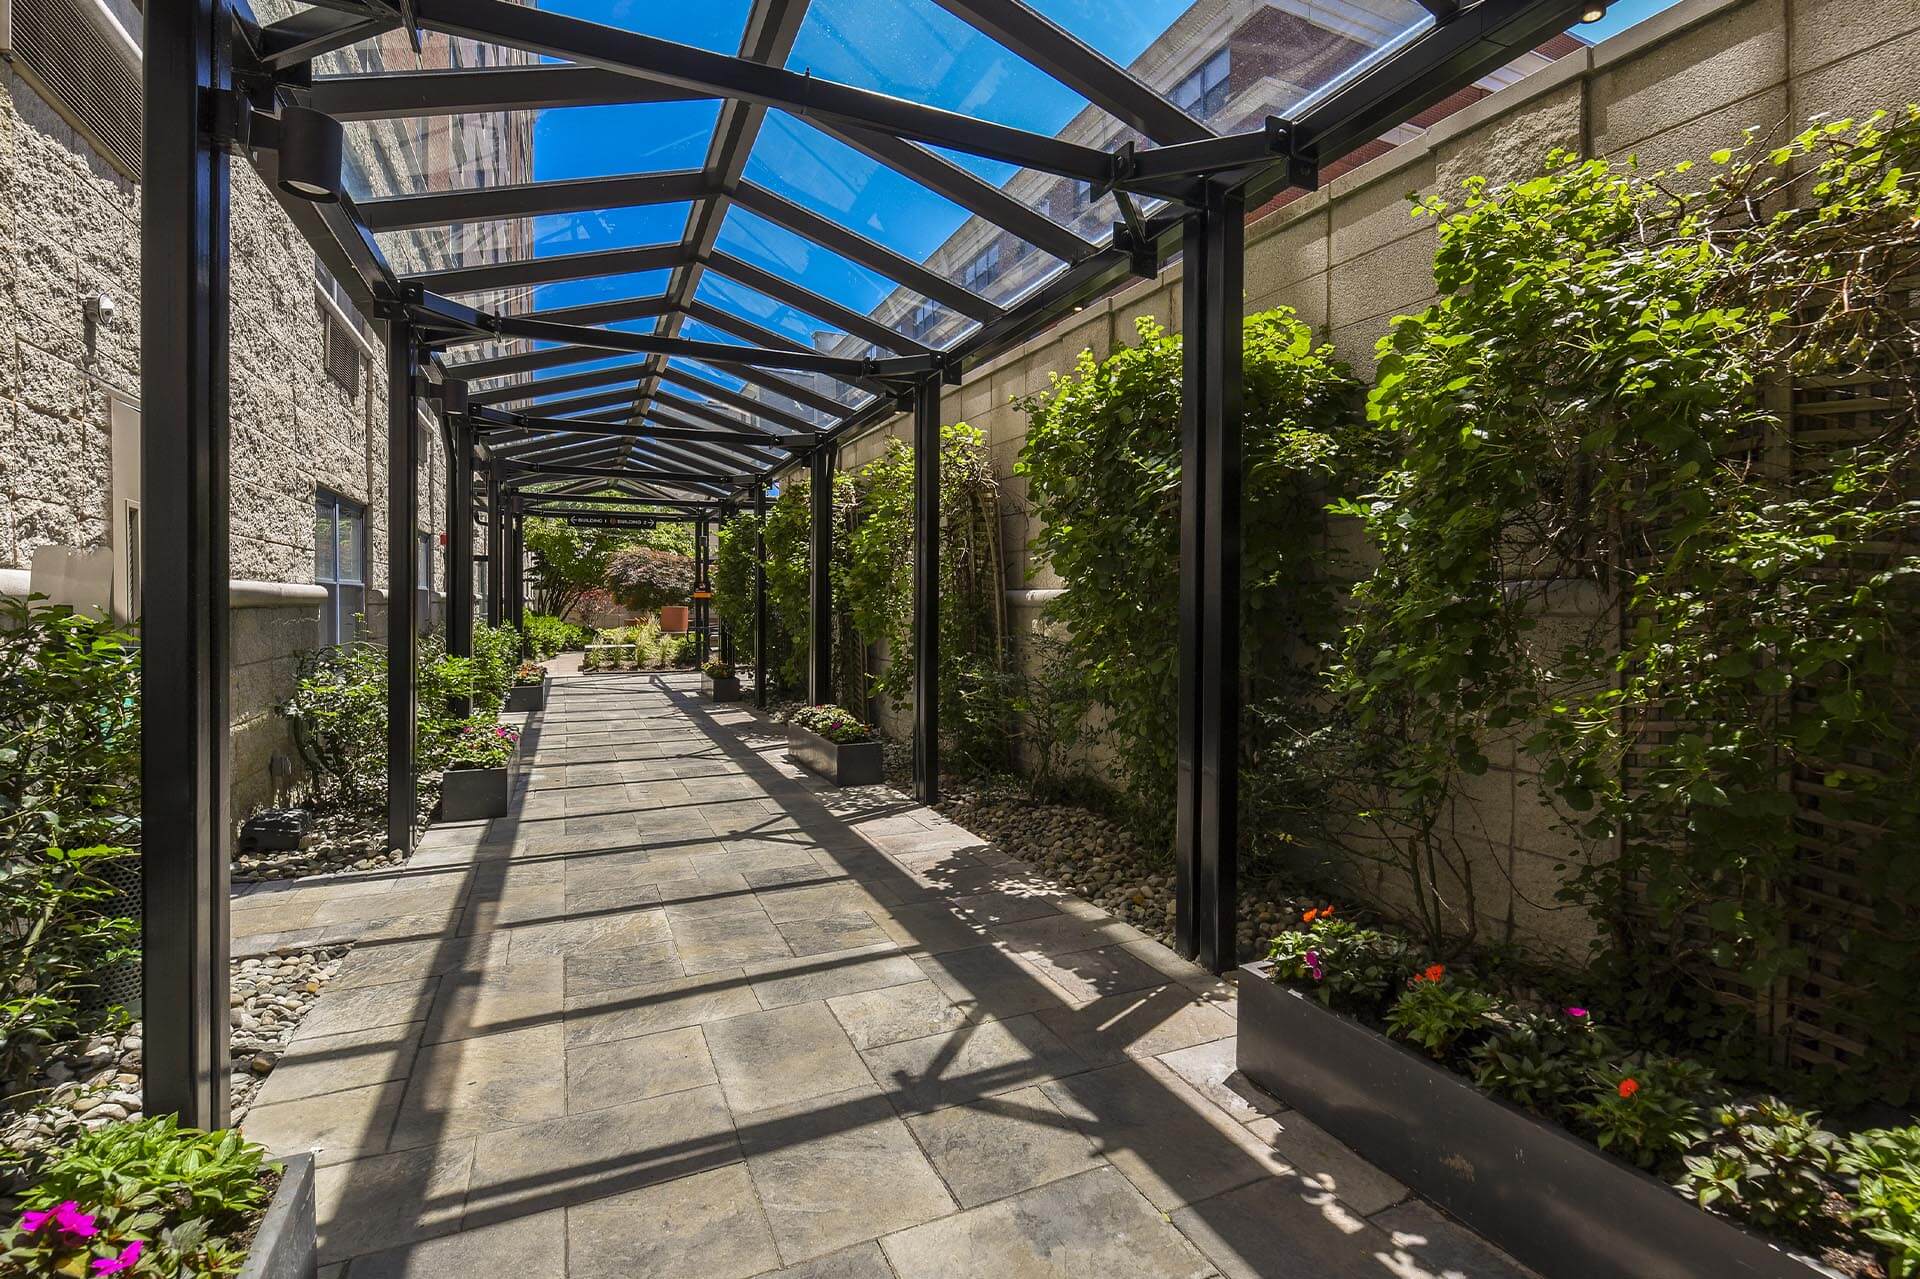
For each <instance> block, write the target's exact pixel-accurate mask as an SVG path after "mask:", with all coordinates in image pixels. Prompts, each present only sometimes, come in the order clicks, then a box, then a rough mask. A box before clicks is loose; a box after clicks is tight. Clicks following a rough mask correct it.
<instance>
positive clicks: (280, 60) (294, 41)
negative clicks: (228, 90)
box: [260, 9, 399, 71]
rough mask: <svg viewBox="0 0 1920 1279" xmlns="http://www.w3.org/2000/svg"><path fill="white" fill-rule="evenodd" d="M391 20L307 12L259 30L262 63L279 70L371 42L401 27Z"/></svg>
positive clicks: (361, 15)
mask: <svg viewBox="0 0 1920 1279" xmlns="http://www.w3.org/2000/svg"><path fill="white" fill-rule="evenodd" d="M398 25H399V23H398V22H396V21H395V20H394V19H393V18H392V17H383V16H369V15H367V14H365V13H362V14H358V15H355V14H349V13H337V12H329V11H327V10H324V9H306V10H302V11H301V12H298V13H294V14H292V15H290V16H288V17H285V18H282V19H281V20H280V21H278V22H273V23H269V24H268V25H266V26H264V27H262V28H260V61H261V63H262V64H263V65H265V66H268V67H271V68H273V69H274V70H276V71H280V70H284V69H286V68H288V67H292V66H297V65H299V64H301V63H304V62H311V61H313V60H314V59H315V58H319V57H324V56H326V55H327V54H329V53H332V52H333V51H334V50H336V49H344V48H346V47H347V46H348V45H350V44H358V43H359V42H360V41H362V40H371V39H373V38H374V37H376V36H379V35H382V34H384V33H386V32H388V31H391V30H393V28H394V27H396V26H398Z"/></svg>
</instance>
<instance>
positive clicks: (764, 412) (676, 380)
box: [660, 367, 820, 435]
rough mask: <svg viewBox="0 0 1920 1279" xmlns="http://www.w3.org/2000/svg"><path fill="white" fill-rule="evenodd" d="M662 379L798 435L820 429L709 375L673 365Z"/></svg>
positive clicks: (810, 433) (663, 374)
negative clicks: (688, 371)
mask: <svg viewBox="0 0 1920 1279" xmlns="http://www.w3.org/2000/svg"><path fill="white" fill-rule="evenodd" d="M660 380H661V381H662V382H671V383H673V384H674V385H675V386H678V387H682V388H684V389H686V390H689V391H692V392H694V393H695V394H697V395H700V396H703V397H705V398H706V399H709V400H712V401H714V402H715V403H716V404H731V405H732V406H733V407H734V408H737V409H741V410H744V411H745V412H748V413H751V414H753V415H754V416H755V417H757V418H759V419H760V420H761V421H763V422H765V423H767V424H768V425H769V426H774V427H778V428H780V429H781V430H784V431H789V432H792V433H794V434H796V435H813V434H814V433H816V432H817V431H818V430H819V429H820V428H819V427H817V426H815V425H814V424H813V423H811V422H808V421H806V420H805V419H804V418H798V417H795V416H793V414H791V413H788V412H787V411H786V410H785V409H777V408H774V407H773V406H772V405H770V404H767V403H766V402H765V401H763V400H756V399H754V398H753V397H752V396H751V395H743V394H741V393H740V392H739V391H736V390H734V389H733V388H732V387H730V386H721V385H720V384H719V383H717V382H709V381H708V380H707V379H706V378H703V377H695V376H694V375H693V374H691V373H687V372H684V371H682V370H680V369H676V368H671V367H668V368H663V369H661V370H660Z"/></svg>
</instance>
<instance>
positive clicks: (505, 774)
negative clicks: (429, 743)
mask: <svg viewBox="0 0 1920 1279" xmlns="http://www.w3.org/2000/svg"><path fill="white" fill-rule="evenodd" d="M519 776H520V751H519V748H518V747H515V748H514V752H513V754H511V755H509V756H507V762H506V763H505V764H502V765H501V766H500V767H498V768H450V769H448V770H447V771H446V772H445V773H442V774H441V775H440V820H441V821H443V822H478V821H485V820H486V819H488V818H490V817H505V816H506V815H507V805H508V804H510V803H512V802H513V783H514V779H516V778H517V777H519Z"/></svg>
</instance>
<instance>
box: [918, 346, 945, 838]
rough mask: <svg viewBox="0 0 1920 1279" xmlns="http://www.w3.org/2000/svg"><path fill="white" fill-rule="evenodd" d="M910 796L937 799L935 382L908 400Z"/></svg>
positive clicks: (927, 382) (937, 389) (927, 801)
mask: <svg viewBox="0 0 1920 1279" xmlns="http://www.w3.org/2000/svg"><path fill="white" fill-rule="evenodd" d="M913 792H914V798H915V799H917V800H919V801H920V802H921V803H922V804H926V805H929V806H931V805H933V804H935V803H937V802H939V799H940V379H939V378H937V377H930V378H927V379H925V380H923V381H922V382H921V383H920V385H919V387H918V388H917V389H916V390H915V392H914V397H913Z"/></svg>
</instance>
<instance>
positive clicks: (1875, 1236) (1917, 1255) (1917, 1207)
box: [1839, 1128, 1920, 1279]
mask: <svg viewBox="0 0 1920 1279" xmlns="http://www.w3.org/2000/svg"><path fill="white" fill-rule="evenodd" d="M1839 1164H1840V1170H1841V1171H1842V1172H1845V1173H1847V1174H1849V1175H1851V1176H1853V1177H1856V1178H1858V1179H1859V1189H1858V1190H1857V1191H1856V1192H1855V1193H1854V1195H1853V1196H1852V1205H1853V1209H1854V1215H1855V1219H1856V1220H1857V1221H1858V1223H1859V1225H1860V1228H1861V1230H1862V1232H1863V1233H1864V1234H1865V1235H1866V1236H1867V1237H1868V1238H1869V1239H1871V1240H1873V1241H1874V1242H1875V1243H1877V1244H1879V1245H1880V1246H1881V1247H1882V1248H1884V1249H1886V1252H1887V1274H1888V1276H1889V1279H1914V1277H1915V1276H1920V1128H1875V1129H1871V1130H1869V1131H1867V1132H1860V1133H1855V1134H1854V1135H1853V1136H1852V1137H1849V1138H1848V1139H1847V1143H1846V1145H1845V1147H1843V1148H1842V1150H1841V1151H1840V1157H1839Z"/></svg>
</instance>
